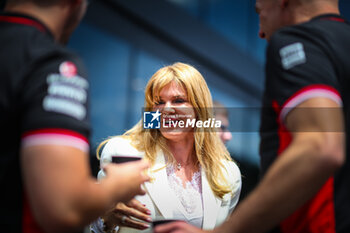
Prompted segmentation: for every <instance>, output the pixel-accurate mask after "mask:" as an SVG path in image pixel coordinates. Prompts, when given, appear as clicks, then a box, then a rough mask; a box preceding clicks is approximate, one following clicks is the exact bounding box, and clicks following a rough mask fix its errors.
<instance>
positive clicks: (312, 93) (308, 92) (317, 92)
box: [279, 84, 343, 122]
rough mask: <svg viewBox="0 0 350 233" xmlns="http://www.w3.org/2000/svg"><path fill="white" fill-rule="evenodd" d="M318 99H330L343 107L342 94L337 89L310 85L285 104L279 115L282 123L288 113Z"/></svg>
mask: <svg viewBox="0 0 350 233" xmlns="http://www.w3.org/2000/svg"><path fill="white" fill-rule="evenodd" d="M317 97H323V98H328V99H331V100H333V101H334V102H336V103H337V104H338V105H339V106H342V105H343V102H342V99H341V97H340V94H339V92H338V90H336V89H335V88H333V87H331V86H328V85H323V84H318V85H310V86H307V87H304V88H302V89H300V90H299V91H297V92H296V93H295V94H294V95H292V96H291V97H290V98H289V99H288V100H287V101H286V102H285V103H284V104H283V106H282V108H281V112H280V115H279V118H280V121H281V122H284V119H285V118H286V116H287V115H288V113H289V112H290V111H291V110H292V109H293V108H295V107H297V106H298V105H299V104H301V103H302V102H304V101H306V100H308V99H312V98H317Z"/></svg>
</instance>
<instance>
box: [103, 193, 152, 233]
mask: <svg viewBox="0 0 350 233" xmlns="http://www.w3.org/2000/svg"><path fill="white" fill-rule="evenodd" d="M150 214H151V212H150V211H149V210H148V209H147V208H146V207H145V206H144V205H143V204H142V203H141V202H139V201H138V200H136V199H132V200H131V201H129V202H128V203H126V204H124V203H121V202H120V203H118V204H117V205H116V206H115V208H114V209H113V210H111V211H109V212H108V213H106V214H105V215H104V216H103V217H102V218H103V220H104V223H105V226H106V228H107V229H109V230H112V229H114V228H115V227H116V226H119V227H130V228H135V229H138V230H145V229H147V228H149V224H147V223H144V222H149V223H150V222H152V219H151V217H150Z"/></svg>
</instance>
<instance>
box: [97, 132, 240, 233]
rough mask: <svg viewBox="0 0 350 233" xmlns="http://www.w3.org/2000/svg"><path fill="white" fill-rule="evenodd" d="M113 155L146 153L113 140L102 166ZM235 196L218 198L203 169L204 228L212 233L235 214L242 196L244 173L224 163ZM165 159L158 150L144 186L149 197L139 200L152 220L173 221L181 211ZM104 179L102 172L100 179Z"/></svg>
mask: <svg viewBox="0 0 350 233" xmlns="http://www.w3.org/2000/svg"><path fill="white" fill-rule="evenodd" d="M112 155H124V156H132V155H134V156H135V155H136V156H144V153H143V152H140V151H138V150H136V149H135V148H134V147H133V146H131V145H130V142H129V141H128V140H126V139H123V138H121V137H115V138H113V139H111V140H110V141H109V142H108V143H107V144H106V145H105V147H104V149H103V151H102V154H101V165H103V164H106V163H110V162H111V161H112V158H111V157H112ZM224 165H225V168H226V171H224V174H226V175H227V180H228V181H229V184H230V187H231V188H232V194H231V193H228V194H226V195H225V196H224V197H223V198H222V199H220V198H218V197H216V196H215V195H214V193H213V192H212V190H211V188H210V186H209V183H208V180H207V178H206V175H205V172H204V169H202V172H201V178H202V195H203V215H204V216H203V225H202V228H203V229H206V230H211V229H213V228H214V227H216V226H218V225H220V224H221V223H223V222H224V221H225V219H226V218H227V216H228V215H229V214H230V213H231V212H232V211H233V209H234V208H235V206H236V205H237V202H238V199H239V195H240V192H241V186H242V181H241V173H240V170H239V168H238V167H237V165H236V164H235V163H233V162H231V161H226V160H225V161H224ZM165 166H166V164H165V158H164V154H163V152H162V150H158V152H157V158H156V161H155V163H154V165H153V166H152V167H151V178H152V181H151V182H147V183H145V185H144V189H145V191H146V195H144V196H137V197H136V199H137V200H139V201H140V202H141V203H143V204H145V205H146V207H147V208H148V209H149V210H150V211H151V218H152V219H157V220H158V219H172V218H173V211H174V210H175V209H176V208H178V205H179V204H180V202H179V201H178V200H177V197H176V196H175V193H174V192H173V191H172V189H171V188H170V186H169V184H168V178H167V174H166V169H165ZM104 176H105V174H104V172H103V171H102V170H101V171H100V172H99V175H98V178H99V179H101V178H103V177H104ZM151 228H152V227H150V228H148V229H146V230H143V231H140V230H136V229H131V228H127V227H121V228H120V229H119V231H118V232H121V233H134V232H135V233H141V232H142V233H146V232H147V233H148V232H152V229H151Z"/></svg>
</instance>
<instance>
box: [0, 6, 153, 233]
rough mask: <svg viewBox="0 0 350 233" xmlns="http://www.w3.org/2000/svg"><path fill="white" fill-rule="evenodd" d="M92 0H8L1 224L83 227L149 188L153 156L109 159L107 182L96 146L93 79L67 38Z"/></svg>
mask: <svg viewBox="0 0 350 233" xmlns="http://www.w3.org/2000/svg"><path fill="white" fill-rule="evenodd" d="M86 8H87V1H86V0H8V1H7V5H6V6H5V11H4V12H1V13H0V43H1V47H0V128H1V130H2V131H1V132H2V133H1V136H0V137H1V138H0V147H1V149H2V152H1V155H0V186H1V192H0V199H1V200H2V203H1V210H0V232H6V233H10V232H32V233H34V232H49V233H54V232H76V231H78V230H81V229H82V228H83V226H84V225H86V224H88V223H89V222H91V221H92V220H94V219H95V218H97V217H98V216H99V215H101V214H103V213H104V212H105V211H106V210H107V209H109V208H110V206H113V205H114V204H115V203H116V202H120V201H128V200H130V199H131V198H133V196H135V195H136V194H143V193H144V192H143V190H142V189H141V187H140V185H141V184H142V183H143V182H144V181H147V180H148V177H147V176H146V175H143V174H142V171H143V170H144V169H146V168H147V163H146V162H138V163H134V164H129V165H120V166H117V165H109V166H106V167H105V168H104V169H105V170H106V172H107V173H108V176H107V178H106V179H104V180H103V181H102V182H101V183H100V184H97V182H96V180H95V179H93V178H92V177H91V174H90V169H89V164H88V158H89V156H88V152H89V143H88V138H89V134H90V126H89V121H88V107H87V103H88V100H87V96H88V88H89V84H88V82H87V80H86V73H85V70H84V67H83V65H82V62H81V61H80V59H79V58H78V57H77V56H76V55H75V54H73V53H71V52H70V51H68V50H67V49H65V48H64V47H63V46H62V44H65V43H66V42H67V41H68V38H69V36H70V35H71V33H72V32H73V30H74V29H75V27H76V26H77V25H78V23H79V22H80V20H81V18H82V17H83V15H84V13H85V11H86Z"/></svg>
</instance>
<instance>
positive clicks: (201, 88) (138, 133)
mask: <svg viewBox="0 0 350 233" xmlns="http://www.w3.org/2000/svg"><path fill="white" fill-rule="evenodd" d="M171 82H175V83H176V84H178V85H180V86H181V87H183V88H184V90H186V92H187V97H188V101H189V102H190V103H191V104H192V106H193V108H194V110H195V112H196V116H197V120H202V121H205V120H207V119H208V118H214V117H213V111H212V108H213V102H212V97H211V94H210V91H209V89H208V86H207V83H206V82H205V80H204V78H203V76H202V75H201V74H200V73H199V72H198V71H197V70H196V69H195V68H194V67H192V66H190V65H188V64H184V63H180V62H178V63H174V64H173V65H169V66H166V67H163V68H161V69H159V70H158V71H157V72H156V73H155V74H154V75H153V76H152V77H151V79H150V80H149V81H148V84H147V86H146V89H145V111H152V109H153V107H154V106H155V104H156V102H157V100H158V98H159V93H160V92H161V90H162V89H163V88H164V87H165V86H167V85H168V84H169V83H171ZM122 137H123V138H126V139H129V140H130V141H131V144H132V145H133V146H134V147H135V148H136V149H138V150H139V151H143V152H145V158H146V159H148V160H149V161H150V163H151V164H154V162H155V160H156V156H157V149H158V147H159V148H160V149H162V150H163V152H164V153H165V154H166V155H167V156H168V161H169V162H170V163H174V162H175V160H174V157H173V156H172V154H171V152H170V151H169V149H168V147H167V144H166V139H165V138H164V137H163V136H162V134H161V132H160V131H159V130H154V129H143V127H142V120H140V121H139V122H138V123H137V124H136V125H135V126H134V127H133V128H131V129H130V130H128V131H127V132H125V133H124V134H123V136H122ZM194 139H195V140H194V141H195V145H194V149H195V153H196V155H197V164H196V165H198V164H199V165H200V166H201V167H202V169H204V171H205V173H206V176H207V179H208V182H209V185H210V187H211V189H212V190H213V192H214V194H215V195H216V196H217V197H219V198H222V197H223V196H224V195H225V194H227V193H229V192H231V188H230V186H229V183H228V181H227V178H226V176H225V175H224V173H223V170H225V166H224V164H223V160H229V161H232V159H231V157H230V154H229V153H228V151H227V149H226V147H225V145H224V144H223V143H222V141H221V140H220V138H219V137H218V136H217V134H216V132H215V130H214V129H213V128H206V129H205V130H204V129H203V128H195V129H194ZM109 140H110V139H107V140H105V141H104V142H102V143H101V144H100V145H99V147H98V148H97V156H98V158H99V151H100V150H101V148H102V146H103V145H104V144H106V143H107V142H108V141H109Z"/></svg>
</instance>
